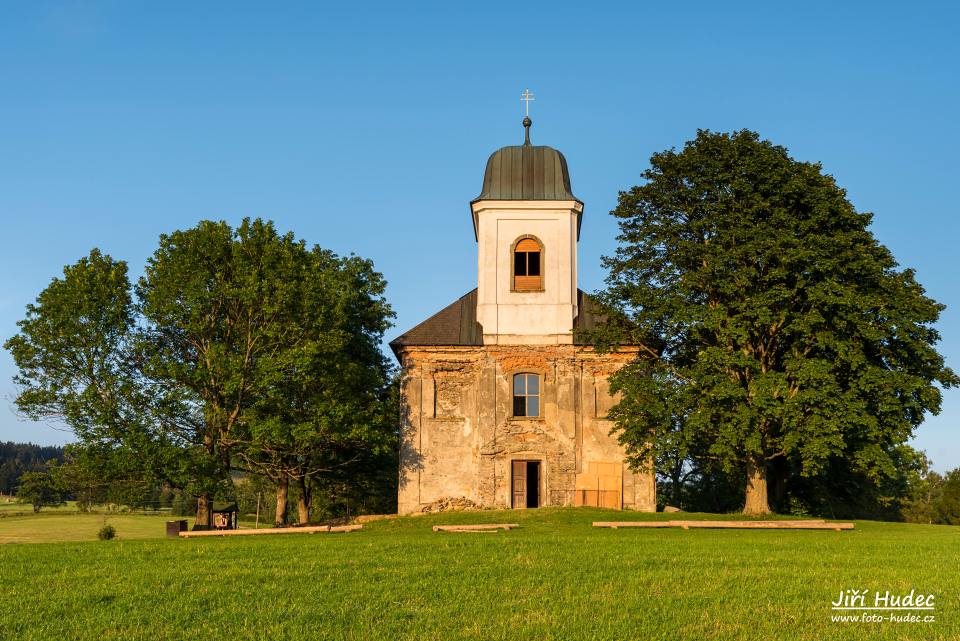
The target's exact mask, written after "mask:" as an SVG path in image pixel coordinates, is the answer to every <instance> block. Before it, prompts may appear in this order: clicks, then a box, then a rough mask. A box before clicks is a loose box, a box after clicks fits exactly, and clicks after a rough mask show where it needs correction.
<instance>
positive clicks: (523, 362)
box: [390, 118, 656, 514]
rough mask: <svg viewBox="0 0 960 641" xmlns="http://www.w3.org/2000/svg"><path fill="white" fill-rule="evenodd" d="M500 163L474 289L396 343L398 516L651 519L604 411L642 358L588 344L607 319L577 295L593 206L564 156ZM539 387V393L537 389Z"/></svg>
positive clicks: (644, 486)
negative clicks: (581, 513) (557, 514)
mask: <svg viewBox="0 0 960 641" xmlns="http://www.w3.org/2000/svg"><path fill="white" fill-rule="evenodd" d="M531 124H532V123H531V121H530V120H529V118H527V119H524V127H525V128H527V135H526V142H525V143H524V144H523V145H518V146H508V147H503V148H501V149H500V150H498V151H496V152H495V153H494V154H493V155H491V156H490V159H489V160H488V161H487V169H486V172H485V174H484V179H483V190H482V191H481V193H480V196H479V197H478V198H476V199H474V200H473V201H472V202H471V203H470V211H471V214H472V216H473V223H474V233H475V234H476V239H477V288H476V289H474V290H472V291H470V292H468V293H467V294H465V295H464V296H462V297H461V298H459V299H458V300H456V301H454V302H453V303H452V304H450V305H448V306H447V307H445V308H444V309H442V310H441V311H439V312H437V313H436V314H434V315H433V316H431V317H430V318H428V319H427V320H425V321H424V322H422V323H420V324H419V325H417V326H416V327H414V328H412V329H411V330H409V331H407V332H406V333H404V334H402V335H400V336H398V337H397V338H396V339H394V340H393V341H392V342H391V343H390V346H391V348H393V351H394V353H395V354H396V356H397V358H398V359H399V360H400V364H401V366H402V368H403V382H402V403H401V410H402V414H403V417H402V437H401V447H400V490H399V497H398V499H399V511H400V513H401V514H408V513H412V512H421V511H426V510H443V509H457V508H458V507H475V506H479V507H489V508H510V507H539V506H549V505H598V506H604V507H615V508H625V509H634V510H646V511H653V510H655V509H656V498H655V484H654V475H653V472H652V470H646V471H641V472H637V471H634V470H631V469H630V468H629V467H628V465H627V464H626V463H625V462H624V459H625V452H624V450H623V448H622V447H621V446H620V445H619V444H618V442H617V439H616V437H615V436H612V435H611V434H610V430H611V428H612V427H613V425H612V423H611V422H610V421H609V420H607V418H606V415H607V412H608V411H609V410H610V408H611V407H612V406H613V405H614V399H612V398H611V397H610V394H609V385H608V382H607V381H608V377H609V376H610V374H612V373H614V372H616V371H617V370H618V369H619V368H621V367H623V366H624V364H626V363H627V362H629V361H630V360H631V359H632V358H633V357H634V356H635V353H636V352H635V350H633V349H631V348H622V349H621V350H620V351H619V352H617V353H613V354H604V355H600V354H597V353H596V352H595V351H594V350H593V349H592V348H591V347H590V346H588V345H583V344H580V342H581V341H582V337H583V332H584V331H589V330H590V329H592V328H594V327H595V326H596V324H597V323H598V322H602V319H600V318H598V317H597V315H596V314H595V313H594V310H593V304H592V303H591V301H590V297H589V296H587V295H586V294H584V293H583V292H582V291H580V290H579V289H578V288H577V242H578V241H579V239H580V226H581V225H580V223H581V219H582V214H583V203H582V202H580V200H579V199H577V198H576V197H575V196H574V195H573V192H572V191H571V187H570V176H569V173H568V170H567V164H566V160H565V159H564V157H563V154H561V153H560V152H559V151H557V150H556V149H553V148H551V147H545V146H533V145H531V144H530V138H529V127H530V125H531ZM531 386H532V390H533V391H532V392H531Z"/></svg>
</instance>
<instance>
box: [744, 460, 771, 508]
mask: <svg viewBox="0 0 960 641" xmlns="http://www.w3.org/2000/svg"><path fill="white" fill-rule="evenodd" d="M743 513H744V514H769V513H770V503H769V501H768V499H767V463H766V461H764V460H763V459H759V460H758V459H755V458H752V457H751V458H748V459H747V492H746V501H745V502H744V505H743Z"/></svg>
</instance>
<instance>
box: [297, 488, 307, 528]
mask: <svg viewBox="0 0 960 641" xmlns="http://www.w3.org/2000/svg"><path fill="white" fill-rule="evenodd" d="M299 483H300V498H298V499H297V517H298V523H299V524H300V525H307V523H309V522H310V484H309V483H308V481H307V479H306V477H302V476H301V477H300V481H299Z"/></svg>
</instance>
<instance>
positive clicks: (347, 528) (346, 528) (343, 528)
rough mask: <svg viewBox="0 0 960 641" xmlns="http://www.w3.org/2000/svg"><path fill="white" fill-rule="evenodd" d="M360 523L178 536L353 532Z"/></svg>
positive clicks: (203, 531) (182, 533)
mask: <svg viewBox="0 0 960 641" xmlns="http://www.w3.org/2000/svg"><path fill="white" fill-rule="evenodd" d="M362 529H363V526H362V525H337V526H334V527H330V526H329V525H314V526H310V527H270V528H261V529H255V530H194V531H192V532H181V533H180V536H181V537H183V538H185V539H190V538H194V537H200V536H254V535H260V534H318V533H324V534H325V533H328V532H355V531H357V530H362Z"/></svg>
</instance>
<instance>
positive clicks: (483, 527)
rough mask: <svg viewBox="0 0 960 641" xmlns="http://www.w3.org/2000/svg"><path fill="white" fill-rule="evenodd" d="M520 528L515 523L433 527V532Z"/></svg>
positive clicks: (491, 530) (489, 530)
mask: <svg viewBox="0 0 960 641" xmlns="http://www.w3.org/2000/svg"><path fill="white" fill-rule="evenodd" d="M515 527H520V526H519V525H518V524H516V523H484V524H482V525H434V526H433V531H434V532H493V531H494V530H510V528H515Z"/></svg>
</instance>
